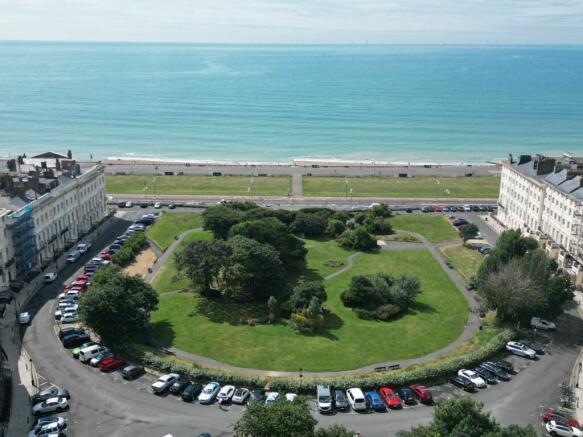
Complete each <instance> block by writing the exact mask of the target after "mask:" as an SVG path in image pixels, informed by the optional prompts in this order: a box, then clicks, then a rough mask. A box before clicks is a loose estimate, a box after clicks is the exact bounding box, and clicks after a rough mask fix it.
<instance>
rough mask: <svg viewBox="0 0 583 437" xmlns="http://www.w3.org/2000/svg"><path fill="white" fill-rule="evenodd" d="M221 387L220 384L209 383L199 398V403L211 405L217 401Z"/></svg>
mask: <svg viewBox="0 0 583 437" xmlns="http://www.w3.org/2000/svg"><path fill="white" fill-rule="evenodd" d="M220 388H221V387H220V385H219V383H218V382H209V383H208V384H207V385H205V387H204V389H203V390H202V392H201V393H200V395H199V396H198V402H199V403H201V404H210V403H212V402H213V401H214V400H215V397H216V396H217V394H218V393H219V390H220Z"/></svg>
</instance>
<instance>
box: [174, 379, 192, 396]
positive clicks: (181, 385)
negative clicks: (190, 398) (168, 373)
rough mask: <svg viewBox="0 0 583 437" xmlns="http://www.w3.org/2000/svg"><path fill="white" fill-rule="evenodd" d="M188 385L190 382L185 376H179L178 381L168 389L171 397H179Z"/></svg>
mask: <svg viewBox="0 0 583 437" xmlns="http://www.w3.org/2000/svg"><path fill="white" fill-rule="evenodd" d="M189 384H190V381H189V380H188V378H187V377H186V376H183V375H180V378H178V381H176V382H175V383H174V384H172V386H171V387H170V393H172V394H173V395H179V394H180V393H182V391H183V390H184V389H185V388H186V387H188V385H189Z"/></svg>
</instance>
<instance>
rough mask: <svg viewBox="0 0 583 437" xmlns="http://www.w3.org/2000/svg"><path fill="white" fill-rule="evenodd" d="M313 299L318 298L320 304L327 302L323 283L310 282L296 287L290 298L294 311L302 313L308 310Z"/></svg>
mask: <svg viewBox="0 0 583 437" xmlns="http://www.w3.org/2000/svg"><path fill="white" fill-rule="evenodd" d="M313 297H316V298H317V299H318V301H319V302H320V303H322V302H325V301H326V299H327V296H326V289H325V288H324V283H323V282H321V281H309V282H302V283H300V284H298V285H296V286H295V287H294V289H293V293H292V295H291V297H290V304H291V307H292V310H293V311H300V310H302V309H303V308H307V307H308V305H310V301H311V300H312V298H313Z"/></svg>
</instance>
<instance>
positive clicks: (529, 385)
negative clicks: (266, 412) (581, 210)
mask: <svg viewBox="0 0 583 437" xmlns="http://www.w3.org/2000/svg"><path fill="white" fill-rule="evenodd" d="M143 212H144V210H140V209H135V208H134V209H133V210H131V212H130V211H128V213H127V214H128V216H127V219H128V220H132V219H135V218H136V217H137V216H139V215H140V214H142V213H143ZM129 224H130V221H126V220H119V221H117V223H115V224H114V225H113V226H112V227H111V231H110V232H108V233H107V235H103V236H102V237H101V238H99V240H98V242H96V243H95V244H94V245H93V247H92V249H91V252H90V253H89V254H86V255H85V257H84V258H82V259H81V261H79V263H78V264H76V265H75V266H67V267H66V268H64V269H63V271H62V272H61V273H60V275H59V279H58V280H57V281H56V282H55V283H53V284H50V285H48V286H46V287H45V288H44V289H43V290H42V292H39V293H38V294H37V296H36V297H35V298H34V299H33V300H32V301H31V302H30V304H29V306H28V307H27V311H29V312H30V313H31V316H32V317H33V319H32V323H31V325H30V326H28V327H26V328H24V329H25V330H24V335H23V344H24V346H25V347H26V349H27V350H28V352H29V354H30V356H31V358H32V360H33V362H34V363H35V365H36V368H37V371H38V372H39V373H40V374H41V375H42V376H43V377H44V378H45V379H46V380H48V381H50V382H51V383H53V384H56V385H59V386H62V387H65V388H67V389H68V390H69V391H70V392H71V400H70V411H69V412H68V413H67V417H68V420H69V428H68V430H67V435H68V436H103V435H109V436H130V435H132V436H133V435H139V436H144V437H149V436H152V437H159V436H164V435H166V434H168V433H171V434H172V435H173V436H174V437H181V436H185V437H186V436H197V435H198V434H199V433H201V432H209V433H210V434H211V435H212V436H213V437H216V436H225V435H231V434H232V426H233V424H234V423H235V422H236V421H237V420H238V419H239V418H240V417H241V414H242V411H243V408H244V407H241V406H237V405H230V406H227V407H224V409H221V408H220V407H219V406H218V405H216V404H214V405H209V406H202V405H199V404H197V403H194V404H187V403H184V402H182V401H181V400H180V398H176V397H174V396H172V395H167V396H163V397H159V396H155V395H153V394H152V393H151V392H150V390H149V386H150V384H151V382H152V381H153V380H154V379H155V377H154V376H152V375H145V376H143V377H141V378H139V379H138V380H136V381H130V382H128V381H124V380H123V379H122V378H121V375H120V373H119V372H113V373H110V374H103V373H102V372H100V371H99V370H97V369H95V368H91V367H89V366H85V365H83V364H81V363H80V362H79V361H77V360H75V359H73V358H72V356H71V354H70V352H69V351H68V350H66V349H64V348H63V347H62V346H61V344H60V342H59V340H58V337H57V336H56V332H55V330H54V328H53V326H54V320H53V319H54V317H53V311H54V298H55V297H56V296H57V295H58V293H59V291H60V289H61V287H62V285H63V284H65V283H67V282H69V278H70V277H71V276H73V275H74V274H75V272H76V270H77V269H78V268H80V267H81V266H82V265H83V264H84V262H86V261H87V260H88V259H90V257H91V256H93V255H94V254H96V253H98V252H99V251H100V250H101V248H102V247H104V246H106V245H107V244H108V243H109V242H110V241H112V240H113V239H114V238H115V236H117V235H119V234H121V233H122V232H123V230H124V228H125V227H127V226H128V225H129ZM551 338H552V340H551V341H550V343H549V344H548V348H547V352H546V354H545V355H543V356H541V358H540V359H539V360H536V361H528V360H525V359H522V358H518V357H510V360H511V361H512V362H514V363H515V367H516V369H517V370H518V373H517V374H516V375H515V376H514V377H513V379H512V381H510V382H507V383H505V382H500V383H499V384H497V385H495V386H489V387H488V388H487V389H483V390H480V391H479V392H478V393H475V394H470V396H473V397H476V398H477V399H480V400H481V401H483V402H484V403H485V406H486V408H487V409H488V410H491V411H492V413H493V414H494V416H495V417H496V418H497V419H498V420H499V421H500V422H502V423H504V424H510V423H519V424H528V423H532V424H534V425H535V426H537V427H538V428H537V429H541V430H542V428H540V423H539V420H538V416H539V412H540V409H541V407H542V406H556V404H557V402H558V398H559V387H560V384H561V382H562V381H567V382H568V381H569V377H570V373H571V370H572V367H573V365H574V363H575V361H576V358H577V355H578V353H579V351H580V349H581V346H582V343H583V322H582V321H581V319H580V318H579V317H578V315H577V312H576V310H575V309H574V308H572V309H570V310H569V311H568V312H567V313H566V314H564V315H563V316H562V317H561V318H560V319H559V321H558V330H557V332H556V333H555V334H554V335H553V336H552V337H551ZM432 390H433V391H434V397H435V398H436V399H442V398H449V397H452V396H461V395H464V393H463V392H462V391H461V390H459V389H457V388H453V387H451V386H447V385H445V386H439V387H433V388H432ZM310 405H311V408H312V409H313V411H314V415H315V417H316V418H317V419H318V420H319V423H320V424H321V425H323V426H326V425H329V424H333V423H342V424H344V425H345V426H347V427H348V428H350V429H353V430H355V431H358V432H359V433H360V434H361V435H362V436H387V435H394V434H395V433H396V432H397V431H399V430H403V429H409V428H411V427H413V426H417V425H420V424H424V423H428V422H429V421H430V420H431V417H432V411H433V408H432V407H429V406H425V405H417V406H413V407H405V408H403V410H399V411H390V412H386V413H367V414H360V413H354V412H348V413H337V414H334V415H331V416H323V415H319V414H317V412H316V410H315V405H314V404H313V402H310Z"/></svg>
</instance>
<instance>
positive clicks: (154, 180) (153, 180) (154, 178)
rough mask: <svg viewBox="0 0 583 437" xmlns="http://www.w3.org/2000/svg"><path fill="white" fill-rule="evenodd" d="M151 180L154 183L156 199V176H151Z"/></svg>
mask: <svg viewBox="0 0 583 437" xmlns="http://www.w3.org/2000/svg"><path fill="white" fill-rule="evenodd" d="M152 182H153V183H154V199H156V197H157V196H156V176H154V177H153V179H152Z"/></svg>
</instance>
